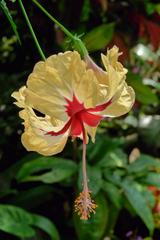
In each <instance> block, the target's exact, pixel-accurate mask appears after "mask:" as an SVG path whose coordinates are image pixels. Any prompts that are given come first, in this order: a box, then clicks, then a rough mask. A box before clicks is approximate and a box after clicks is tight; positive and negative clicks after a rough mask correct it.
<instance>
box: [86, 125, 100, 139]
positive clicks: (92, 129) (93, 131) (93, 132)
mask: <svg viewBox="0 0 160 240" xmlns="http://www.w3.org/2000/svg"><path fill="white" fill-rule="evenodd" d="M85 130H86V131H87V133H88V134H89V135H90V137H91V140H92V142H93V143H95V136H96V131H97V127H90V126H88V125H85Z"/></svg>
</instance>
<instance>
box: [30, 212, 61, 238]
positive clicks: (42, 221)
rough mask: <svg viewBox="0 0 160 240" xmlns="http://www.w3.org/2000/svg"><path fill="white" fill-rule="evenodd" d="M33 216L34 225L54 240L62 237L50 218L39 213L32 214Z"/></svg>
mask: <svg viewBox="0 0 160 240" xmlns="http://www.w3.org/2000/svg"><path fill="white" fill-rule="evenodd" d="M32 218H33V225H34V226H36V227H38V228H40V229H42V230H43V231H44V232H46V233H48V235H49V236H50V237H51V239H53V240H59V239H60V238H59V234H58V232H57V229H56V227H55V226H54V225H53V223H52V222H51V221H50V220H49V219H48V218H46V217H43V216H40V215H37V214H32Z"/></svg>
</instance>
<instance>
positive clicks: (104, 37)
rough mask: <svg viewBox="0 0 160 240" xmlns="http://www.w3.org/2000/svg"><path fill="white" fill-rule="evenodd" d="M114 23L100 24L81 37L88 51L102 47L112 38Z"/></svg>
mask: <svg viewBox="0 0 160 240" xmlns="http://www.w3.org/2000/svg"><path fill="white" fill-rule="evenodd" d="M114 26H115V25H114V23H108V24H102V25H100V26H98V27H96V28H94V29H93V30H92V31H90V32H89V33H87V34H86V35H85V36H84V37H83V42H84V44H85V46H86V48H87V50H88V51H89V52H94V51H97V50H100V49H102V48H104V47H105V46H106V45H107V44H108V43H109V42H110V41H111V39H112V37H113V33H114Z"/></svg>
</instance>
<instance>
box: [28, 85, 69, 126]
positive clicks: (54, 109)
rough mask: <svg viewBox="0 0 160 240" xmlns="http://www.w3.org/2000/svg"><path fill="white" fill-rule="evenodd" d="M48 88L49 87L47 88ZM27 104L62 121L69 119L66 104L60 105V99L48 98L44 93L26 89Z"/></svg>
mask: <svg viewBox="0 0 160 240" xmlns="http://www.w3.org/2000/svg"><path fill="white" fill-rule="evenodd" d="M46 90H47V89H46ZM26 104H27V105H28V106H30V107H32V108H34V109H36V110H38V111H39V112H41V113H43V114H46V115H49V116H51V117H55V118H57V119H60V120H62V121H67V119H68V115H67V113H66V112H65V110H66V109H65V107H64V105H65V104H66V102H64V104H62V105H60V104H59V102H58V101H56V98H55V101H51V100H50V99H49V98H46V96H44V95H41V96H40V95H38V94H36V93H35V92H32V91H30V90H29V89H26Z"/></svg>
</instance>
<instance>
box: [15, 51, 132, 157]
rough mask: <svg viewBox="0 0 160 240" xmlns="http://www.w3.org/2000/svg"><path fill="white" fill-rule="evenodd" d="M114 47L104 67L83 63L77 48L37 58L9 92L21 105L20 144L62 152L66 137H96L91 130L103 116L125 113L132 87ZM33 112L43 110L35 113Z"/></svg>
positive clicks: (33, 148)
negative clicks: (21, 81)
mask: <svg viewBox="0 0 160 240" xmlns="http://www.w3.org/2000/svg"><path fill="white" fill-rule="evenodd" d="M118 55H119V54H118V48H117V47H113V48H112V49H111V50H109V51H108V53H107V56H104V55H102V61H103V63H104V66H105V68H106V71H103V70H102V69H100V68H98V67H97V66H96V68H94V67H93V64H92V62H91V64H89V62H88V64H86V63H85V62H84V61H83V60H81V58H80V55H79V54H78V52H76V51H74V52H65V53H60V54H58V55H52V56H51V57H49V58H47V59H46V61H45V62H38V63H37V64H36V65H35V67H34V69H33V72H32V73H31V74H30V76H29V78H28V80H27V87H25V86H24V87H22V88H21V89H20V90H19V92H14V93H13V94H12V96H13V97H14V98H16V100H17V102H16V104H17V105H18V106H19V107H22V108H24V109H23V110H22V111H21V112H20V117H21V118H22V119H24V126H25V131H24V133H23V134H22V143H23V145H24V146H25V148H26V149H27V150H28V151H37V152H39V153H40V154H43V155H53V154H56V153H59V152H61V151H62V150H63V148H64V146H65V143H66V141H67V138H68V136H71V137H73V138H75V137H80V138H81V139H83V141H84V142H87V134H89V135H90V136H91V138H92V140H93V141H94V136H95V129H96V127H97V125H98V124H99V122H100V121H101V120H102V119H103V118H104V117H118V116H121V115H123V114H125V113H127V112H128V111H129V110H130V109H131V107H132V105H133V103H134V98H135V97H134V91H133V89H132V88H131V87H128V86H127V84H126V82H125V77H126V73H127V70H126V69H125V68H123V66H122V65H121V63H119V62H118ZM34 110H38V111H39V112H41V113H43V114H44V117H39V116H37V115H36V113H35V111H34Z"/></svg>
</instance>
